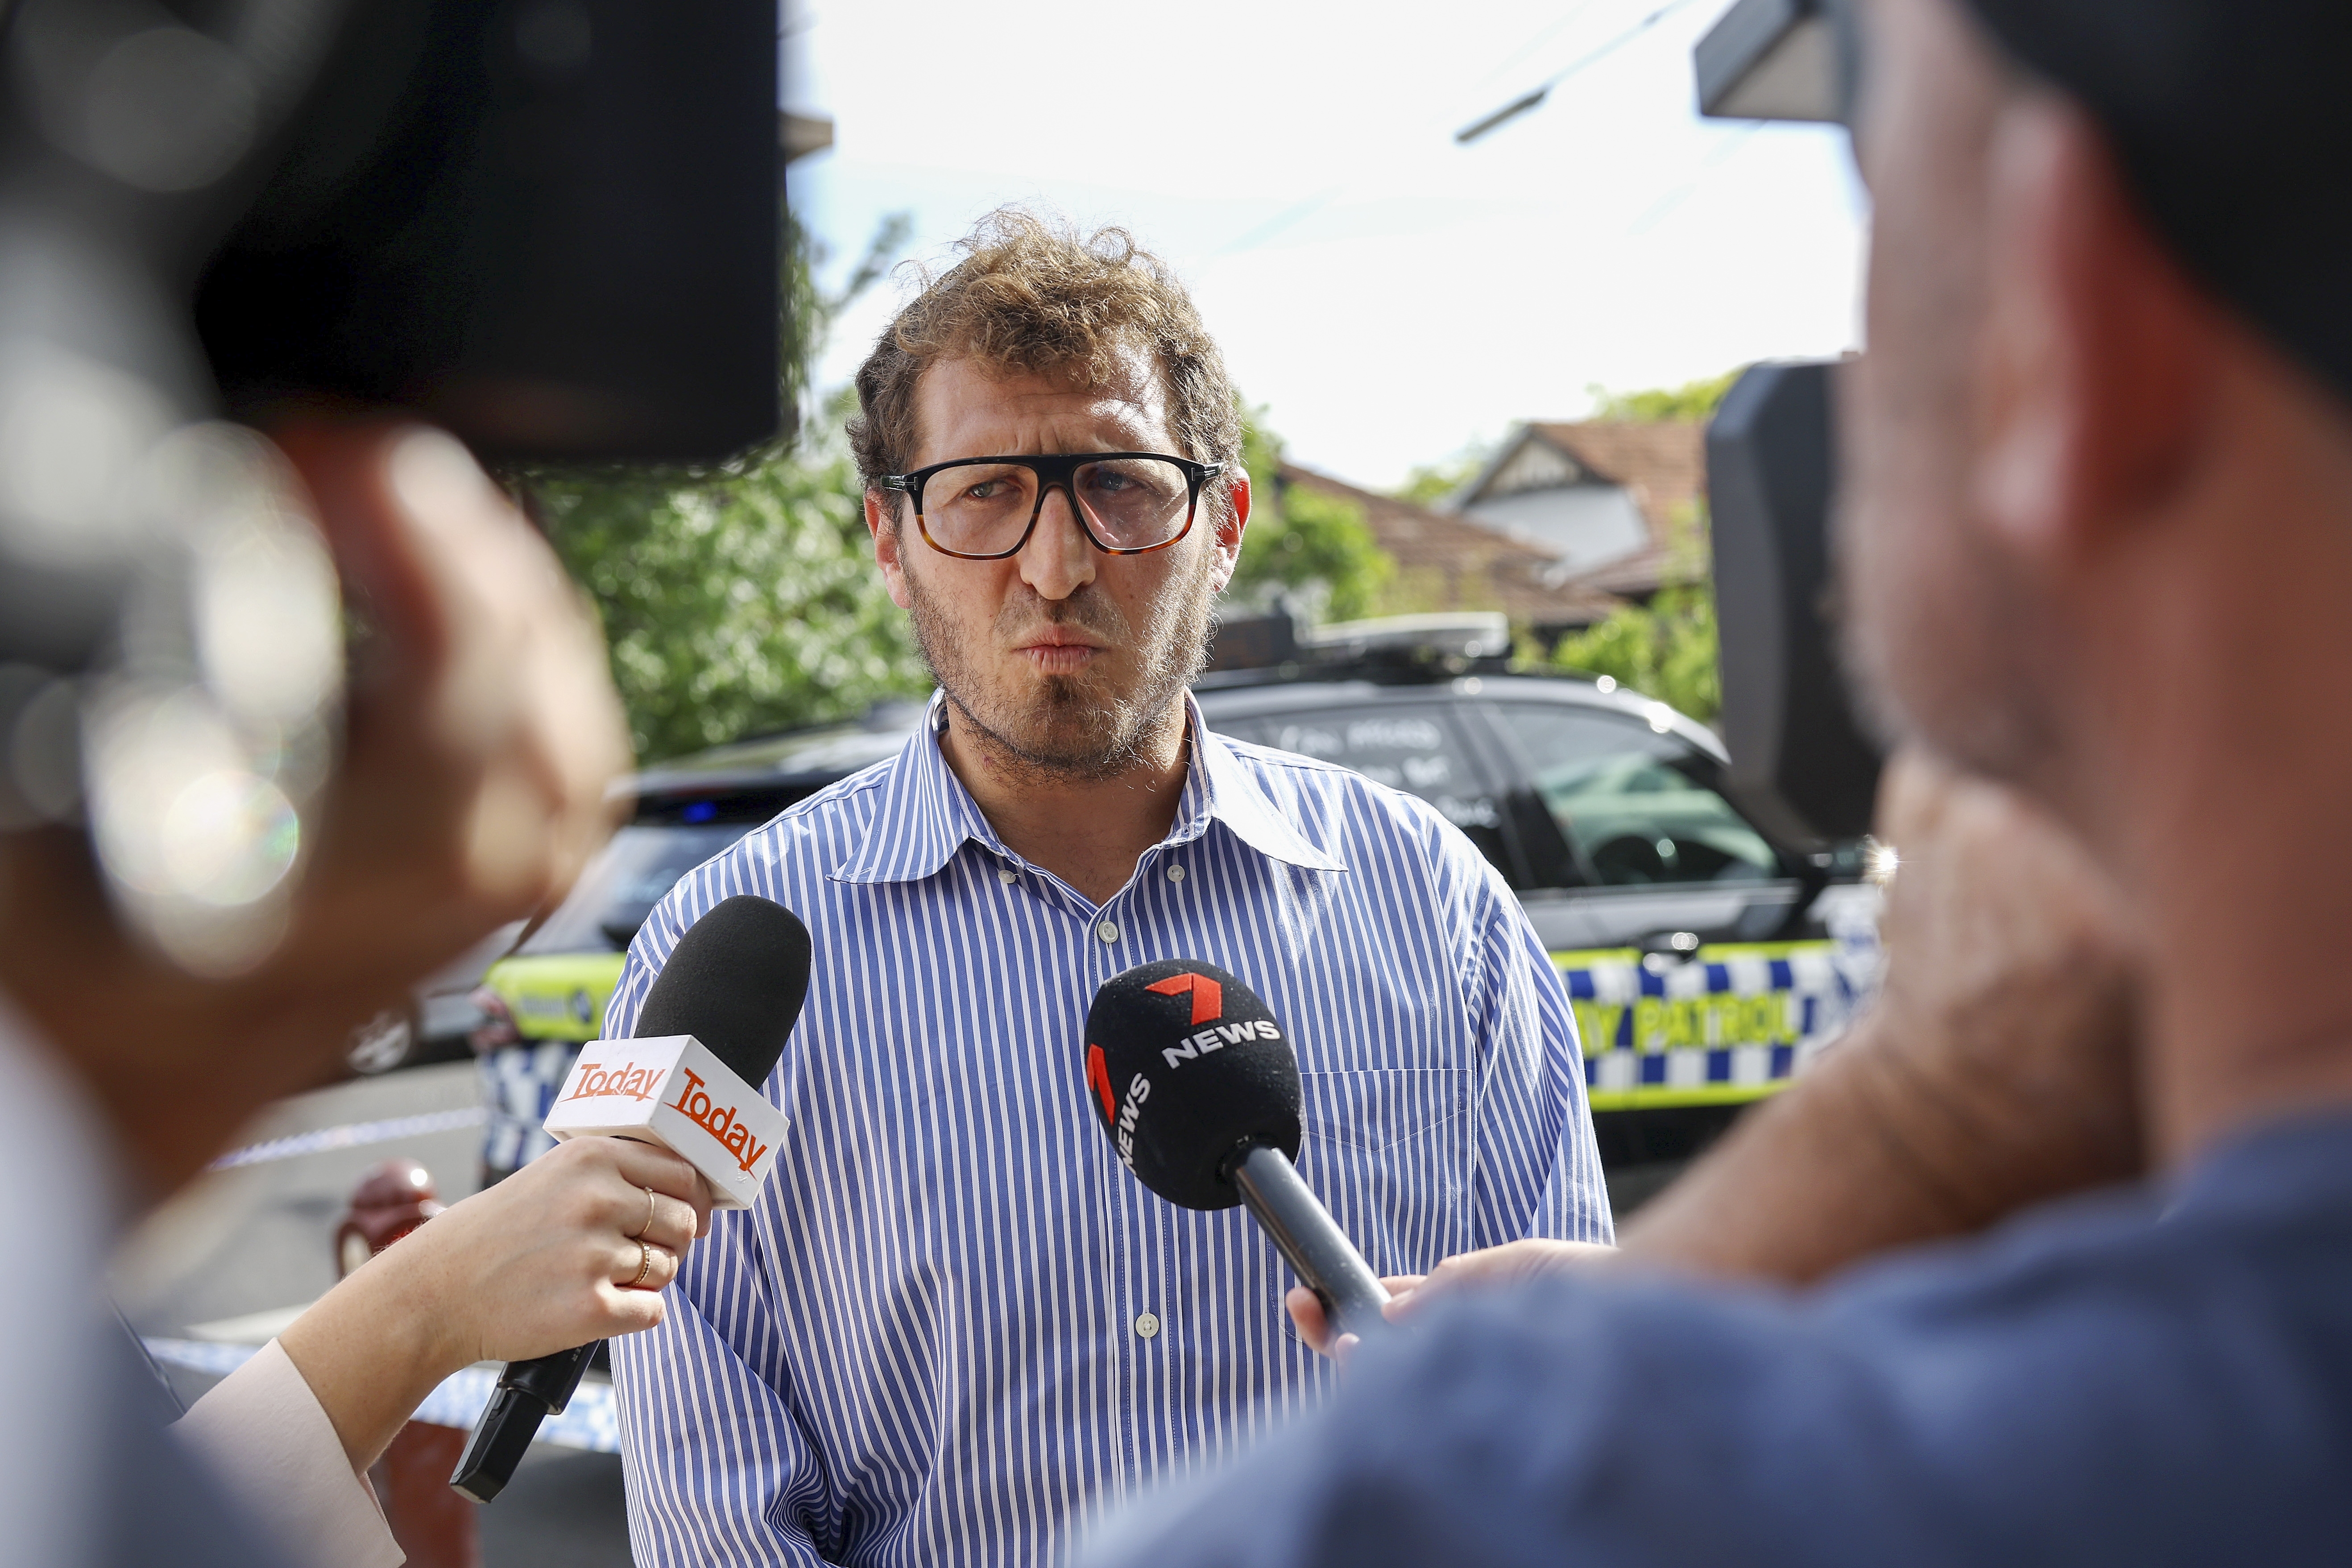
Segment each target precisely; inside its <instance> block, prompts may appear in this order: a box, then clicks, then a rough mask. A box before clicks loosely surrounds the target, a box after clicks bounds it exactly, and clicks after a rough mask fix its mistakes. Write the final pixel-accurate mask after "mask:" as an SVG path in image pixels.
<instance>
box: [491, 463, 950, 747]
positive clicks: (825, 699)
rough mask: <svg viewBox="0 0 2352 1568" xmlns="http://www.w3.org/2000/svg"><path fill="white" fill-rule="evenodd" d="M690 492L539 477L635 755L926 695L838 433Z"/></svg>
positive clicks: (924, 677)
mask: <svg viewBox="0 0 2352 1568" xmlns="http://www.w3.org/2000/svg"><path fill="white" fill-rule="evenodd" d="M826 427H827V428H828V429H829V430H830V431H831V432H832V434H831V436H830V438H829V439H817V440H810V441H805V442H803V445H802V446H801V447H799V448H798V449H796V450H795V451H793V453H791V454H789V455H787V456H784V457H781V458H773V459H771V460H770V461H768V462H765V463H762V464H761V465H760V466H758V467H757V468H751V469H750V470H749V471H747V472H744V473H741V474H734V475H727V476H723V477H719V478H715V479H707V480H705V481H703V482H701V483H698V484H692V485H684V486H680V485H674V484H663V483H661V482H659V481H658V480H655V481H636V482H632V481H630V480H627V479H602V480H597V481H593V482H579V481H572V482H564V481H543V482H541V484H540V485H539V486H537V487H536V489H537V498H536V499H537V500H538V503H539V506H540V508H541V515H542V516H543V517H544V518H545V519H546V521H547V522H548V524H549V534H550V536H551V538H552V539H553V540H554V541H555V544H556V549H557V552H559V553H560V554H561V555H562V558H563V561H564V563H565V564H566V565H567V566H569V567H570V568H571V570H572V574H573V575H574V576H575V577H577V578H578V579H579V581H580V582H581V583H582V584H583V585H584V586H586V588H587V589H588V592H589V594H590V595H592V596H593V598H594V599H595V601H596V605H597V608H598V610H599V611H600V612H601V613H602V615H603V617H604V636H605V637H606V639H607V641H608V642H609V643H610V644H611V647H612V656H613V679H614V683H615V684H616V685H617V686H618V687H619V688H620V690H621V699H622V701H623V703H624V704H625V706H626V708H627V710H628V715H629V728H630V731H631V732H632V736H633V738H634V739H635V742H636V747H637V754H638V755H639V756H640V757H643V758H647V759H651V758H656V757H668V756H676V755H677V754H679V753H681V752H691V751H698V750H700V749H701V748H703V747H705V746H713V745H718V744H720V743H722V742H728V741H731V740H735V739H737V738H738V737H740V736H743V735H749V734H756V733H761V732H763V731H775V730H784V729H791V728H793V727H795V726H797V725H802V724H817V723H824V722H826V721H831V720H835V719H842V718H847V717H850V716H853V715H855V714H857V713H860V712H863V711H864V710H866V708H867V707H868V706H870V705H871V704H872V703H874V702H876V701H877V700H881V699H883V698H886V697H896V696H909V695H914V694H917V693H919V692H921V691H924V690H927V689H929V684H930V681H929V674H928V672H927V671H926V670H925V669H924V668H923V664H922V660H921V658H919V655H918V654H917V653H916V651H915V647H914V644H913V638H912V635H911V633H910V632H909V631H908V626H907V619H906V616H905V615H904V613H903V612H901V611H900V610H899V609H898V606H897V605H893V604H892V603H891V602H890V599H889V595H887V593H886V592H885V591H884V589H883V586H882V578H881V574H880V573H879V572H877V570H876V569H875V565H874V552H873V546H872V544H871V542H870V541H869V539H868V536H867V533H866V520H865V516H864V513H863V510H861V503H860V491H859V489H858V484H857V470H856V466H855V465H854V464H853V463H851V461H850V459H849V455H848V453H847V451H846V450H845V447H844V443H843V441H842V439H841V437H840V436H839V435H838V431H839V427H840V426H839V420H838V419H837V418H835V419H831V420H828V421H827V422H826Z"/></svg>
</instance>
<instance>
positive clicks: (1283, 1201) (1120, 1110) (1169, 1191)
mask: <svg viewBox="0 0 2352 1568" xmlns="http://www.w3.org/2000/svg"><path fill="white" fill-rule="evenodd" d="M1086 1079H1087V1098H1088V1099H1089V1100H1092V1101H1093V1103H1094V1107H1095V1110H1096V1113H1097V1115H1099V1116H1100V1117H1101V1118H1102V1121H1103V1130H1104V1131H1105V1132H1106V1133H1108V1135H1109V1137H1110V1140H1111V1142H1112V1144H1113V1146H1114V1147H1116V1148H1117V1149H1118V1157H1119V1159H1120V1161H1121V1162H1122V1163H1125V1164H1126V1166H1127V1168H1128V1169H1129V1170H1130V1171H1132V1172H1134V1173H1135V1174H1136V1177H1137V1179H1138V1180H1139V1181H1141V1182H1142V1183H1143V1184H1144V1185H1145V1186H1147V1187H1150V1189H1151V1190H1152V1191H1153V1192H1155V1193H1157V1194H1160V1196H1161V1197H1163V1198H1166V1199H1167V1200H1168V1201H1169V1202H1171V1203H1172V1204H1180V1205H1182V1206H1184V1207H1185V1208H1192V1209H1224V1208H1232V1207H1234V1205H1247V1206H1248V1208H1249V1211H1250V1215H1251V1217H1252V1218H1254V1219H1255V1220H1256V1221H1257V1223H1258V1225H1259V1226H1261V1227H1262V1228H1263V1229H1264V1230H1265V1233H1266V1236H1267V1237H1268V1238H1269V1239H1271V1240H1272V1241H1273V1243H1274V1245H1275V1247H1276V1248H1277V1249H1278V1250H1280V1252H1281V1253H1282V1256H1283V1257H1284V1258H1285V1259H1286V1260H1287V1261H1288V1262H1289V1264H1290V1267H1291V1268H1293V1269H1295V1270H1296V1271H1297V1274H1298V1278H1299V1279H1300V1280H1301V1281H1303V1282H1304V1283H1305V1285H1306V1287H1307V1289H1309V1290H1311V1291H1312V1292H1314V1295H1315V1298H1316V1300H1318V1302H1319V1303H1320V1304H1321V1306H1322V1308H1323V1310H1324V1311H1325V1312H1326V1313H1327V1314H1328V1315H1329V1317H1330V1318H1331V1320H1332V1321H1335V1322H1336V1323H1337V1324H1338V1326H1339V1331H1340V1332H1342V1333H1345V1334H1354V1335H1356V1336H1358V1337H1359V1338H1362V1339H1370V1338H1372V1337H1374V1336H1376V1335H1379V1334H1381V1333H1383V1332H1385V1331H1387V1328H1388V1324H1387V1321H1386V1320H1385V1319H1383V1318H1382V1316H1381V1307H1382V1305H1383V1304H1384V1303H1385V1302H1386V1301H1387V1300H1388V1291H1387V1290H1386V1289H1384V1288H1383V1287H1382V1286H1381V1281H1380V1280H1379V1279H1378V1278H1376V1277H1375V1276H1374V1275H1373V1273H1372V1270H1371V1268H1370V1265H1369V1264H1367V1263H1366V1262H1365V1261H1364V1258H1363V1254H1361V1253H1360V1252H1358V1251H1357V1250H1356V1248H1355V1245H1354V1244H1353V1243H1352V1242H1350V1241H1349V1239H1348V1238H1347V1237H1346V1235H1345V1234H1344V1233H1342V1232H1341V1231H1340V1229H1339V1226H1338V1225H1337V1224H1335V1223H1334V1222H1333V1221H1332V1218H1331V1215H1330V1211H1329V1210H1328V1209H1326V1208H1325V1207H1324V1206H1323V1205H1322V1203H1321V1202H1320V1201H1319V1200H1318V1198H1317V1197H1316V1196H1315V1194H1314V1193H1313V1191H1312V1190H1311V1189H1309V1188H1308V1187H1307V1184H1306V1183H1305V1182H1304V1181H1302V1180H1301V1179H1300V1178H1299V1174H1298V1171H1297V1167H1296V1166H1295V1165H1294V1164H1292V1163H1291V1162H1292V1161H1293V1160H1294V1159H1295V1158H1296V1157H1297V1153H1298V1146H1299V1143H1300V1142H1301V1140H1302V1139H1303V1137H1304V1135H1305V1128H1304V1125H1303V1122H1302V1120H1301V1116H1300V1110H1301V1105H1302V1101H1303V1099H1304V1097H1303V1095H1302V1093H1301V1091H1300V1087H1299V1080H1298V1057H1297V1052H1296V1051H1295V1050H1293V1048H1292V1047H1291V1044H1290V1040H1289V1037H1287V1036H1286V1034H1285V1033H1284V1032H1283V1029H1282V1026H1281V1025H1279V1024H1278V1023H1276V1021H1275V1017H1274V1013H1273V1011H1272V1009H1270V1008H1268V1007H1267V1006H1266V1005H1265V1003H1264V1002H1263V1001H1261V1000H1260V999H1259V998H1258V996H1257V994H1255V992H1253V991H1251V990H1250V988H1249V987H1248V986H1247V985H1245V984H1243V983H1242V982H1241V981H1240V980H1238V979H1236V978H1234V976H1233V975H1231V974H1229V973H1226V972H1225V971H1223V970H1222V969H1219V968H1218V967H1216V966H1215V965H1214V964H1210V963H1195V962H1193V961H1192V960H1189V959H1176V960H1167V961H1163V962H1161V963H1147V964H1142V965H1140V966H1139V967H1137V968H1134V969H1130V970H1129V971H1127V972H1126V973H1123V974H1115V975H1113V976H1112V977H1111V978H1110V979H1108V980H1107V981H1105V982H1104V983H1103V986H1102V989H1101V990H1100V991H1098V992H1097V993H1096V994H1095V1000H1094V1005H1093V1006H1092V1007H1090V1008H1089V1009H1087V1056H1086Z"/></svg>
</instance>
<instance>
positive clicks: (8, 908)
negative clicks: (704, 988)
mask: <svg viewBox="0 0 2352 1568" xmlns="http://www.w3.org/2000/svg"><path fill="white" fill-rule="evenodd" d="M279 440H280V443H281V445H282V446H283V447H284V449H285V450H286V452H287V454H288V455H289V457H290V458H292V460H293V462H294V464H295V466H296V468H298V469H299V472H300V474H301V476H302V479H304V481H305V482H306V483H307V484H308V485H309V487H310V491H311V493H312V495H313V497H314V498H315V500H316V501H317V510H318V515H319V518H320V526H321V528H322V530H323V531H324V533H325V535H326V537H327V540H328V542H329V545H330V547H331V550H332V552H333V553H334V556H335V560H336V562H337V563H338V566H339V568H340V570H341V573H342V574H343V577H344V583H345V590H346V595H347V597H348V600H349V602H350V604H351V605H352V608H353V611H354V613H355V615H356V616H358V617H359V618H360V619H361V620H362V622H363V624H364V625H365V626H367V627H368V628H369V630H370V634H371V635H370V636H369V637H367V638H366V640H364V641H363V642H362V645H361V647H359V649H358V650H357V652H356V654H355V658H354V665H353V668H352V679H351V693H350V700H349V707H348V710H347V725H346V734H347V741H346V746H345V753H344V756H343V758H342V761H341V766H340V768H339V770H338V772H337V774H336V776H335V778H334V779H333V781H332V782H331V784H330V785H329V788H328V792H327V795H326V798H325V801H324V803H323V805H322V807H321V809H320V816H319V822H318V830H317V832H316V833H315V835H314V836H313V839H312V848H311V852H310V857H309V858H308V863H307V865H306V866H305V867H304V868H303V870H302V873H301V874H302V882H301V885H300V887H299V891H298V893H297V895H296V900H295V904H294V909H293V919H292V924H291V927H290V930H289V934H288V936H287V938H286V940H285V941H284V942H282V943H281V944H280V945H279V946H278V949H277V950H276V951H274V952H272V953H271V954H270V955H269V956H268V958H267V959H266V960H264V961H263V962H262V963H260V964H259V965H258V966H257V968H255V969H254V970H252V971H251V972H250V973H246V974H243V975H240V976H237V977H236V978H233V979H229V980H221V981H204V980H197V979H194V978H192V977H191V976H189V975H187V974H185V973H182V972H181V971H179V970H177V969H176V968H174V967H173V965H171V964H170V963H167V962H165V961H164V960H163V959H161V958H159V957H157V956H156V955H155V954H154V953H152V952H151V951H149V950H148V949H147V948H145V947H144V946H142V944H140V943H139V942H136V941H135V940H133V939H131V937H129V936H127V935H126V934H125V933H124V932H123V931H122V930H121V928H120V926H119V925H118V924H117V922H116V921H115V920H114V919H113V916H112V912H111V910H110V909H109V908H108V906H107V902H106V899H105V894H104V891H103V889H102V887H101V885H100V880H99V878H98V876H97V873H96V871H95V870H94V868H92V866H91V865H90V863H89V853H88V847H87V844H86V841H85V840H84V839H83V837H82V836H81V835H80V834H79V832H71V831H68V830H64V829H58V830H53V831H50V832H47V833H27V834H16V835H10V836H6V837H5V838H0V990H5V992H6V993H7V994H8V996H9V999H10V1000H11V1001H12V1002H13V1003H14V1004H16V1006H18V1007H19V1008H20V1009H22V1011H24V1012H25V1013H26V1015H27V1016H29V1017H30V1018H31V1019H32V1020H33V1022H34V1023H35V1024H37V1026H38V1027H39V1030H40V1033H41V1034H42V1035H43V1037H46V1039H47V1042H48V1043H49V1044H50V1045H51V1046H52V1047H54V1048H55V1049H56V1050H57V1051H58V1054H59V1055H60V1056H61V1057H63V1058H65V1059H66V1061H67V1063H68V1066H69V1067H70V1068H73V1070H74V1071H75V1072H76V1073H77V1074H78V1076H79V1077H80V1078H81V1079H83V1081H84V1082H85V1083H86V1084H87V1085H88V1086H89V1089H91V1091H92V1092H93V1093H94V1094H95V1095H96V1097H97V1099H98V1100H99V1103H100V1107H101V1108H102V1109H103V1110H105V1111H106V1113H107V1114H108V1116H109V1117H110V1120H111V1121H113V1123H114V1125H115V1128H116V1131H117V1133H118V1136H119V1138H120V1141H121V1146H122V1148H123V1150H124V1152H125V1153H126V1155H127V1156H128V1158H129V1160H130V1161H131V1170H130V1171H129V1172H128V1173H127V1175H128V1176H129V1178H130V1180H131V1184H132V1186H133V1187H134V1189H138V1188H143V1189H144V1191H145V1194H146V1195H147V1196H149V1197H150V1198H159V1197H161V1196H163V1194H167V1193H168V1192H170V1191H171V1189H173V1187H175V1186H177V1185H178V1184H180V1183H181V1182H183V1181H184V1180H185V1179H186V1178H187V1177H188V1176H190V1175H191V1174H193V1173H194V1172H196V1171H197V1170H199V1169H201V1168H202V1166H203V1165H204V1163H205V1161H207V1160H208V1159H210V1158H211V1157H212V1156H213V1154H215V1152H218V1151H219V1149H220V1148H221V1146H222V1145H223V1143H224V1142H226V1140H227V1139H228V1137H229V1136H230V1135H231V1134H232V1133H233V1132H234V1131H235V1130H236V1127H237V1126H238V1125H239V1124H240V1123H242V1122H243V1121H245V1120H246V1118H247V1117H248V1116H249V1115H250V1114H251V1113H252V1112H253V1111H254V1110H256V1109H257V1108H258V1107H259V1106H261V1105H262V1104H263V1103H265V1102H267V1101H268V1100H271V1099H274V1098H276V1097H278V1096H279V1095H282V1094H286V1093H289V1092H291V1091H293V1090H295V1089H303V1088H307V1087H309V1086H310V1085H311V1084H313V1083H315V1082H317V1081H319V1080H320V1079H321V1078H322V1077H324V1076H326V1075H327V1074H328V1073H329V1072H330V1071H331V1070H332V1068H333V1067H334V1065H335V1063H336V1059H337V1058H338V1055H339V1053H340V1052H341V1047H342V1045H343V1041H344V1039H345V1037H346V1036H347V1034H348V1032H349V1030H350V1029H351V1027H352V1026H353V1025H355V1024H357V1023H359V1022H360V1021H362V1020H363V1019H365V1018H367V1017H368V1016H371V1015H373V1013H375V1012H376V1011H378V1010H379V1009H381V1008H383V1007H385V1006H389V1005H396V1004H398V1003H400V1002H401V1001H402V999H403V995H404V992H405V990H406V988H407V987H408V985H409V984H411V983H413V982H414V981H415V980H417V979H419V978H421V977H422V976H424V975H425V974H426V973H430V972H431V971H432V970H433V969H434V968H436V967H437V966H438V965H439V964H441V963H444V962H446V960H448V959H449V958H451V957H454V956H455V955H457V953H459V952H463V951H464V950H465V949H466V948H467V946H468V945H470V944H471V943H472V942H476V941H478V939H479V938H480V937H482V936H483V935H485V934H486V933H488V931H492V930H494V929H495V928H496V927H498V926H499V925H500V924H501V923H503V922H505V921H509V920H511V919H515V918H518V917H520V916H523V915H526V914H529V913H530V912H531V911H532V910H535V909H537V908H539V907H541V905H543V904H544V903H546V902H547V901H549V900H551V899H553V898H556V897H558V896H559V895H560V894H561V893H562V891H563V890H564V889H566V888H568V887H569V886H570V884H571V881H572V879H573V878H574V877H575V876H577V875H578V873H579V870H580V868H581V867H582V865H583V863H584V862H585V861H586V859H587V858H588V857H589V856H590V855H592V854H593V853H594V851H595V849H596V847H597V846H598V845H600V844H601V843H602V842H603V841H604V837H606V836H607V835H608V834H609V833H610V831H611V829H612V826H613V823H614V805H613V804H612V803H610V802H608V801H607V799H606V797H605V791H606V786H607V784H609V782H610V781H611V780H612V779H613V778H614V776H615V775H616V774H618V773H621V772H622V771H623V770H624V769H625V768H626V766H627V765H628V762H629V753H628V747H627V740H626V732H625V730H624V728H623V726H622V722H621V713H620V705H619V702H618V700H617V699H616V698H615V696H614V691H613V688H612V683H611V679H610V677H609V675H608V674H607V672H606V668H605V662H604V650H603V647H602V641H601V639H600V637H598V635H597V633H596V630H595V628H594V626H593V621H592V619H591V616H590V615H589V613H588V610H587V609H586V607H585V605H584V604H583V600H582V598H581V596H580V595H579V594H578V593H577V592H576V591H575V590H574V589H573V588H572V585H571V584H570V583H569V582H568V581H567V580H566V579H565V578H564V576H563V574H562V569H561V568H560V567H559V566H558V564H557V563H556V561H555V559H554V556H553V555H552V553H551V552H550V551H549V550H548V548H547V546H546V543H545V542H544V541H542V540H541V538H540V537H539V536H538V534H537V533H536V532H534V531H532V529H531V528H530V524H529V523H528V522H526V521H524V520H523V519H522V518H521V517H520V515H519V514H517V513H516V511H515V510H514V509H513V508H512V507H511V506H509V504H508V503H507V501H506V500H505V498H504V497H503V496H502V495H501V494H500V493H499V490H498V489H496V487H494V486H493V485H492V484H491V483H490V482H489V480H488V479H487V478H486V477H485V476H484V475H483V474H482V472H481V470H480V469H479V468H477V467H475V465H474V463H473V461H472V459H471V458H468V457H467V455H466V452H465V450H464V448H463V447H460V446H459V445H458V444H457V442H456V441H455V440H453V439H451V438H450V437H447V436H445V435H442V434H440V433H438V432H436V431H431V430H426V429H422V428H419V427H415V426H361V427H352V426H341V427H326V426H313V427H307V428H302V429H296V430H290V431H286V432H281V433H280V435H279Z"/></svg>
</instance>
